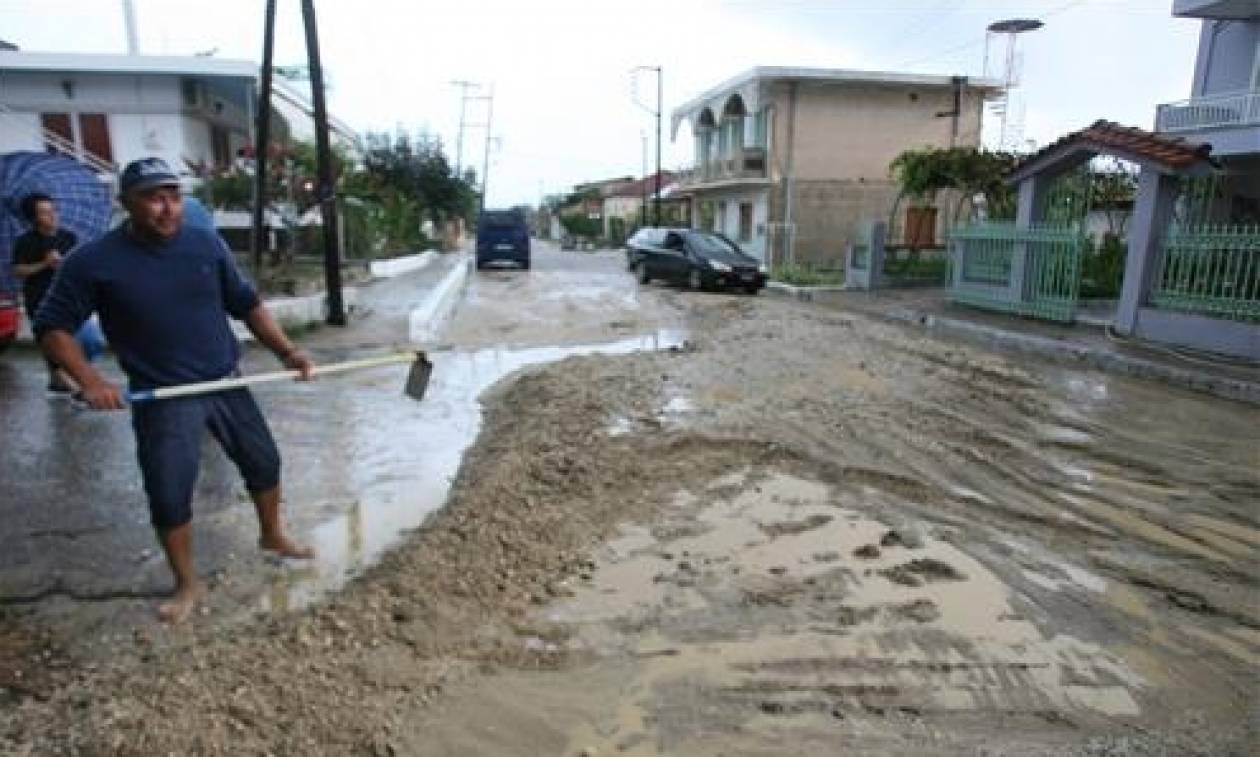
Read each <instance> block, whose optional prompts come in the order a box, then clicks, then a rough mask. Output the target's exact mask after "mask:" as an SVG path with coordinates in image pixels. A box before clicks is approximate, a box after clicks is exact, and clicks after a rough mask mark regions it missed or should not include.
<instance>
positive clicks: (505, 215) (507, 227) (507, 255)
mask: <svg viewBox="0 0 1260 757" xmlns="http://www.w3.org/2000/svg"><path fill="white" fill-rule="evenodd" d="M499 260H506V261H508V262H511V263H516V264H518V265H520V267H521V268H524V269H526V270H529V224H527V223H526V221H525V214H524V213H522V212H521V211H519V210H483V211H481V215H480V216H479V217H478V218H477V267H478V268H484V267H485V266H486V265H487V264H488V263H493V262H495V261H499Z"/></svg>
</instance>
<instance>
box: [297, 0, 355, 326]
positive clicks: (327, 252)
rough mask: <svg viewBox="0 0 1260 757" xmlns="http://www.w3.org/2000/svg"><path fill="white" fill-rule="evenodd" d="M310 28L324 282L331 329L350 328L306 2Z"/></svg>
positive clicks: (310, 1) (306, 0) (314, 32)
mask: <svg viewBox="0 0 1260 757" xmlns="http://www.w3.org/2000/svg"><path fill="white" fill-rule="evenodd" d="M302 21H303V24H304V26H305V27H306V59H307V64H308V65H309V66H310V69H311V104H312V106H313V107H312V110H314V116H315V159H316V164H317V167H318V173H319V186H318V187H316V192H317V197H318V198H319V211H320V216H321V218H322V219H323V222H324V282H325V286H326V287H327V289H328V318H327V320H326V323H328V325H329V326H344V325H346V311H345V305H344V304H343V302H342V299H341V251H340V250H339V249H338V247H337V239H338V238H337V188H336V185H335V184H334V179H333V167H332V147H331V145H330V144H329V138H328V110H327V107H326V105H325V103H324V70H323V68H322V67H321V66H320V63H319V30H318V28H317V27H316V25H315V3H314V0H302Z"/></svg>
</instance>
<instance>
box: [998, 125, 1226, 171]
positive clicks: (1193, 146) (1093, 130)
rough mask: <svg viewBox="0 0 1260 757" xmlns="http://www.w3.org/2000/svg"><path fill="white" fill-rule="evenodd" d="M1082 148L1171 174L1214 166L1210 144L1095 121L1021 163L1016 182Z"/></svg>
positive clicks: (1017, 169) (1016, 169)
mask: <svg viewBox="0 0 1260 757" xmlns="http://www.w3.org/2000/svg"><path fill="white" fill-rule="evenodd" d="M1077 145H1079V146H1081V147H1082V148H1083V149H1087V150H1090V151H1091V152H1098V153H1104V154H1111V153H1118V156H1119V157H1122V158H1131V159H1134V160H1139V161H1146V162H1150V163H1154V164H1156V165H1157V166H1160V167H1163V168H1165V169H1168V170H1171V171H1178V170H1183V169H1186V168H1190V167H1192V166H1194V165H1196V164H1198V163H1201V162H1209V163H1210V162H1212V161H1211V158H1209V157H1208V154H1209V153H1211V152H1212V146H1211V145H1209V144H1199V143H1197V142H1188V141H1186V140H1185V139H1182V138H1181V137H1172V136H1169V135H1167V134H1158V133H1155V132H1150V131H1146V130H1144V129H1138V128H1134V127H1132V126H1121V125H1120V124H1117V123H1113V122H1111V121H1105V120H1099V121H1095V122H1094V123H1093V124H1091V125H1089V126H1088V127H1086V128H1084V129H1081V130H1080V131H1074V132H1072V133H1071V134H1066V135H1064V136H1062V137H1060V138H1059V139H1057V140H1055V141H1054V142H1052V143H1050V144H1048V145H1046V146H1045V147H1043V148H1041V149H1040V150H1038V151H1037V152H1035V153H1033V154H1032V155H1029V156H1028V157H1027V158H1025V159H1024V160H1022V161H1020V163H1019V165H1017V166H1016V167H1015V170H1014V171H1012V172H1011V176H1012V178H1014V177H1017V176H1022V175H1025V174H1027V173H1030V171H1029V170H1028V169H1030V168H1032V167H1033V166H1034V165H1035V164H1040V163H1042V162H1043V161H1044V160H1045V159H1046V158H1048V157H1049V156H1050V155H1052V154H1055V153H1060V152H1064V151H1065V150H1066V148H1069V147H1073V146H1077Z"/></svg>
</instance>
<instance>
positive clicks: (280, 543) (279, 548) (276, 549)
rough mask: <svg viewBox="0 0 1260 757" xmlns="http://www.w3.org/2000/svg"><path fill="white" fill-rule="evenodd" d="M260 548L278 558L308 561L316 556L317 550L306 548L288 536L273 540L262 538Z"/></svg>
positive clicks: (259, 543)
mask: <svg viewBox="0 0 1260 757" xmlns="http://www.w3.org/2000/svg"><path fill="white" fill-rule="evenodd" d="M258 546H259V547H261V548H262V549H263V551H265V552H270V553H272V554H273V555H275V556H277V557H292V558H295V559H298V560H308V559H310V558H312V557H314V556H315V550H313V549H311V548H310V547H305V546H303V545H301V544H298V543H296V542H294V541H293V540H291V539H290V538H289V537H287V536H277V537H273V538H266V537H264V538H262V539H259V540H258Z"/></svg>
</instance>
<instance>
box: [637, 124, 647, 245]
mask: <svg viewBox="0 0 1260 757" xmlns="http://www.w3.org/2000/svg"><path fill="white" fill-rule="evenodd" d="M639 139H641V140H642V141H643V178H642V179H641V180H640V181H639V195H640V199H639V226H647V218H648V200H647V198H648V189H647V188H648V180H647V172H648V151H647V132H646V131H643V130H640V131H639Z"/></svg>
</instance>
